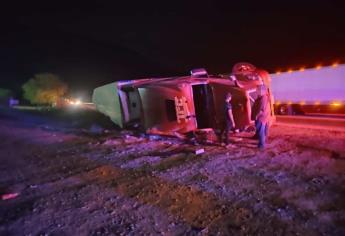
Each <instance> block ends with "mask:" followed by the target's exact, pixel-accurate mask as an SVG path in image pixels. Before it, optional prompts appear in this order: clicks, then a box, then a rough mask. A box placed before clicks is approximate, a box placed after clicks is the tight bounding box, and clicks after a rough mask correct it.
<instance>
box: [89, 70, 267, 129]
mask: <svg viewBox="0 0 345 236" xmlns="http://www.w3.org/2000/svg"><path fill="white" fill-rule="evenodd" d="M260 84H265V85H266V86H267V88H268V93H269V94H270V93H271V92H270V78H269V75H268V73H267V72H266V71H263V70H258V69H256V68H255V67H254V66H253V65H251V64H249V63H238V64H236V65H235V66H234V68H233V71H232V73H231V74H230V75H218V76H211V75H208V74H207V72H206V71H205V70H203V69H197V70H192V71H191V75H190V76H179V77H169V78H146V79H137V80H131V81H118V82H114V83H111V84H107V85H104V86H101V87H98V88H96V89H95V90H94V92H93V96H92V100H93V102H94V104H95V105H96V108H97V110H99V111H100V112H102V113H104V114H105V115H107V116H109V117H110V119H111V120H112V121H113V122H114V123H115V124H117V125H118V126H120V127H138V128H139V127H140V128H142V129H143V130H144V131H145V132H147V133H154V134H166V135H176V134H177V133H188V132H191V131H196V130H201V129H212V130H220V129H222V127H223V126H224V124H225V111H224V106H225V96H226V94H227V93H229V92H230V93H231V94H232V101H231V103H232V107H233V115H234V120H235V125H236V128H238V129H240V130H244V129H246V128H247V127H248V126H250V125H251V124H252V121H251V119H250V118H251V108H252V106H253V103H254V100H255V99H256V97H257V94H256V88H257V86H258V85H260ZM270 97H271V96H270ZM271 104H273V102H272V101H271ZM272 116H273V113H272Z"/></svg>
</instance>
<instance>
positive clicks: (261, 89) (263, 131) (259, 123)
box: [252, 85, 271, 149]
mask: <svg viewBox="0 0 345 236" xmlns="http://www.w3.org/2000/svg"><path fill="white" fill-rule="evenodd" d="M257 93H258V97H257V99H256V100H255V103H254V106H253V112H252V119H255V128H256V135H257V137H258V139H259V144H258V147H259V148H260V149H264V148H265V141H266V136H267V135H268V128H269V120H270V116H271V107H270V103H269V98H268V93H267V88H266V86H264V85H259V86H258V88H257Z"/></svg>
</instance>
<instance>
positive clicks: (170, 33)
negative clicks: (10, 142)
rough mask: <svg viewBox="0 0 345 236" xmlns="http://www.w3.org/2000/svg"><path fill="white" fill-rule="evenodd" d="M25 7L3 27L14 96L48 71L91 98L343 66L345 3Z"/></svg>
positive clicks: (7, 77)
mask: <svg viewBox="0 0 345 236" xmlns="http://www.w3.org/2000/svg"><path fill="white" fill-rule="evenodd" d="M26 4H27V5H26V6H21V7H20V9H16V8H12V9H11V10H9V11H8V12H5V14H3V15H2V18H3V20H2V21H1V22H2V23H1V26H2V27H1V28H2V37H1V47H0V48H1V54H0V55H1V67H0V68H1V69H0V76H1V84H0V87H3V88H11V89H13V90H16V91H18V90H19V89H20V86H21V84H23V83H24V82H25V81H27V80H28V79H30V78H31V77H33V76H34V74H37V73H43V72H49V73H54V74H57V75H59V76H60V77H61V78H62V79H63V80H64V81H66V82H67V83H68V84H69V85H70V88H71V90H72V91H73V92H75V93H90V91H91V90H92V89H93V88H94V87H96V86H99V85H102V84H105V83H109V82H112V81H115V80H120V79H135V78H142V77H151V76H152V77H162V76H172V75H185V74H188V73H189V70H190V69H192V68H196V67H204V68H206V69H207V70H208V71H209V72H210V73H211V74H212V73H226V72H230V71H231V67H232V66H233V65H234V64H235V63H236V62H240V61H247V62H250V63H252V64H254V65H256V66H258V67H260V68H263V69H266V70H268V71H269V72H274V71H276V70H287V69H288V68H295V69H297V68H298V67H300V66H305V67H314V66H315V65H317V64H324V65H330V64H332V63H333V62H335V61H337V62H339V63H342V62H345V44H344V42H345V31H344V24H343V13H344V12H345V4H344V3H342V2H337V1H327V2H325V1H313V2H312V3H304V2H301V1H298V2H297V1H289V2H288V3H285V4H277V3H276V2H273V1H272V2H266V3H232V4H229V3H227V2H226V1H224V2H223V1H218V2H217V3H215V2H213V3H207V4H206V3H201V2H199V3H198V4H192V3H188V4H186V3H185V4H183V5H182V4H180V5H179V4H172V3H170V5H169V4H166V3H165V4H163V3H161V4H157V3H142V5H137V4H136V5H135V4H134V3H117V4H115V3H113V4H111V5H102V4H100V3H98V4H97V3H93V4H92V5H86V4H84V5H82V6H80V5H77V4H75V5H73V4H70V5H69V6H68V7H67V6H62V5H58V4H57V5H55V6H54V5H52V4H50V5H49V6H44V5H40V6H34V5H30V4H28V3H26ZM132 5H133V6H132ZM83 91H84V92H83Z"/></svg>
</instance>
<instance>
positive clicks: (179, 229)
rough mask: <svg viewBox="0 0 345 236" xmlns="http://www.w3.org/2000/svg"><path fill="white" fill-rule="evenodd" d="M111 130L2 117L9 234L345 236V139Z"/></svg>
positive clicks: (62, 117)
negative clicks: (194, 138) (212, 140)
mask: <svg viewBox="0 0 345 236" xmlns="http://www.w3.org/2000/svg"><path fill="white" fill-rule="evenodd" d="M105 123H106V122H104V118H101V117H98V116H96V115H94V114H88V113H87V112H86V113H85V112H81V113H79V112H78V111H65V112H64V113H63V114H61V113H59V112H57V113H54V112H50V113H49V112H48V113H37V112H22V111H21V112H19V111H18V112H17V111H15V112H14V111H6V110H1V111H0V140H1V143H0V158H1V159H0V160H1V163H0V194H1V196H2V200H0V235H59V236H61V235H303V236H307V235H345V132H339V131H327V130H318V129H310V128H293V127H288V126H282V125H275V126H273V127H272V128H271V131H270V137H269V141H268V146H267V149H266V150H264V151H259V150H257V148H256V143H255V142H256V141H255V140H251V139H249V138H248V137H250V136H251V135H253V134H252V133H242V134H237V137H236V138H233V139H232V140H233V142H234V144H233V145H232V146H231V147H228V148H225V147H222V146H219V145H195V144H191V143H187V142H184V141H181V140H178V139H175V138H161V137H158V136H147V135H143V134H134V133H133V132H130V131H121V130H118V129H114V128H112V125H111V124H105ZM200 148H204V150H205V152H204V153H202V154H199V155H196V154H194V151H195V150H196V149H200ZM7 194H17V196H16V195H7ZM6 198H9V199H6Z"/></svg>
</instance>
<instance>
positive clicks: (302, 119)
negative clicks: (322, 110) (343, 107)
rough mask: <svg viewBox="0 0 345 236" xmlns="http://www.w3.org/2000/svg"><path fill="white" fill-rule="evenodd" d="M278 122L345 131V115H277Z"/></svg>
mask: <svg viewBox="0 0 345 236" xmlns="http://www.w3.org/2000/svg"><path fill="white" fill-rule="evenodd" d="M276 124H278V125H286V126H295V127H304V128H306V127H307V128H311V129H324V130H325V129H326V130H335V131H345V116H338V117H334V116H314V115H313V116H281V115H277V116H276Z"/></svg>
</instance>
